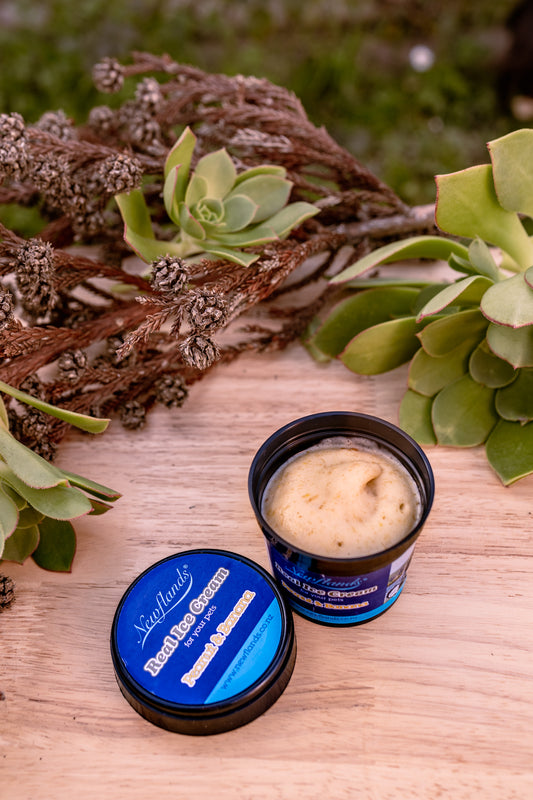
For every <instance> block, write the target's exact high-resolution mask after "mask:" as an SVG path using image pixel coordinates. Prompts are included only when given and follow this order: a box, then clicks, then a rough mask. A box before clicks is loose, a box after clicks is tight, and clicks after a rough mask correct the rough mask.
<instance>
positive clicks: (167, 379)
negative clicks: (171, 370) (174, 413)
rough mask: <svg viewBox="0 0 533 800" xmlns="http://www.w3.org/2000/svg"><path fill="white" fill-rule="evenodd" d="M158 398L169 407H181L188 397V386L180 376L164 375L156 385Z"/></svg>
mask: <svg viewBox="0 0 533 800" xmlns="http://www.w3.org/2000/svg"><path fill="white" fill-rule="evenodd" d="M155 391H156V399H157V400H158V401H159V402H160V403H162V404H163V405H165V406H167V408H179V407H181V406H182V405H183V404H184V402H185V400H186V399H187V394H188V390H187V386H186V385H185V383H184V382H183V380H182V379H181V378H180V377H179V376H178V377H176V378H174V377H172V375H164V376H163V377H162V378H160V380H158V381H157V383H156V385H155Z"/></svg>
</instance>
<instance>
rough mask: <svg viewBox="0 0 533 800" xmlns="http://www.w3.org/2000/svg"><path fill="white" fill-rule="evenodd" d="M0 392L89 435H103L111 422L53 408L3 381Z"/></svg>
mask: <svg viewBox="0 0 533 800" xmlns="http://www.w3.org/2000/svg"><path fill="white" fill-rule="evenodd" d="M0 392H4V393H5V394H8V395H10V396H11V397H14V398H15V400H19V401H20V402H21V403H26V404H27V405H29V406H33V407H34V408H38V409H39V411H44V412H45V414H50V416H52V417H56V419H61V420H63V422H68V423H69V425H74V426H75V427H76V428H81V430H83V431H87V432H88V433H102V432H103V431H105V429H106V428H107V426H108V425H109V422H110V420H109V419H103V418H99V417H88V416H87V415H85V414H78V413H77V412H75V411H69V410H68V409H66V408H59V407H58V406H52V405H50V404H49V403H45V402H44V400H39V399H38V398H37V397H32V396H31V395H30V394H26V392H21V391H20V390H19V389H14V388H13V386H9V384H7V383H4V382H3V381H0Z"/></svg>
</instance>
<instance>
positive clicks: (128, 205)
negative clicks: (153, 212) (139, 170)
mask: <svg viewBox="0 0 533 800" xmlns="http://www.w3.org/2000/svg"><path fill="white" fill-rule="evenodd" d="M115 200H116V203H117V205H118V207H119V210H120V213H121V215H122V219H123V220H124V224H125V226H126V227H127V229H128V230H129V231H132V232H134V233H135V234H136V235H138V236H143V237H144V238H145V239H153V238H154V231H153V228H152V221H151V219H150V213H149V211H148V206H147V205H146V200H145V199H144V195H143V193H142V192H141V190H140V189H133V191H131V192H127V193H124V194H117V195H116V197H115Z"/></svg>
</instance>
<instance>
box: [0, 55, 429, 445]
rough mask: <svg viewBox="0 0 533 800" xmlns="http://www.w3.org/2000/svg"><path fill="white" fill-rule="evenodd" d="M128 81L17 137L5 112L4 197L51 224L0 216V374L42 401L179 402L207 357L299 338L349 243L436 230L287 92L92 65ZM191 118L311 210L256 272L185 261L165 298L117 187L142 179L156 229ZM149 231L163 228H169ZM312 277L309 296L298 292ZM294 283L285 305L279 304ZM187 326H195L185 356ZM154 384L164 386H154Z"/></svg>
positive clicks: (245, 82) (89, 408)
mask: <svg viewBox="0 0 533 800" xmlns="http://www.w3.org/2000/svg"><path fill="white" fill-rule="evenodd" d="M154 74H157V75H158V80H157V82H156V81H155V79H154V78H153V75H154ZM132 76H139V82H138V83H137V88H136V90H135V96H134V98H133V99H130V100H128V101H126V102H125V103H123V104H122V106H121V107H119V108H118V109H115V110H112V109H111V108H108V107H107V106H105V105H102V106H98V107H97V108H95V109H92V111H91V113H90V114H89V116H88V120H87V123H86V124H84V125H82V126H78V127H76V126H74V125H73V124H71V123H70V122H69V121H68V120H66V119H65V117H64V115H61V112H57V113H56V114H55V116H54V114H53V113H50V114H48V115H45V116H44V117H43V119H42V120H41V121H40V123H37V124H36V125H33V126H27V127H24V131H23V132H21V126H20V124H19V123H20V119H19V120H18V121H17V120H15V123H16V124H15V125H14V127H13V125H11V123H12V120H11V119H9V118H8V117H9V115H3V126H4V127H3V136H4V139H1V138H0V178H1V177H2V172H3V183H1V184H0V204H5V203H15V204H19V205H20V206H25V207H32V206H35V207H38V208H39V210H40V213H41V216H42V217H43V218H44V219H45V221H46V224H45V225H44V227H43V229H42V230H41V231H40V233H39V235H38V237H36V238H35V239H33V240H32V241H31V242H27V241H24V239H23V238H21V237H20V236H18V235H17V234H16V233H14V232H13V231H11V230H9V229H8V228H6V227H4V226H0V282H1V291H0V294H2V297H3V298H4V300H5V302H4V305H3V306H2V303H1V299H2V298H1V297H0V328H1V329H0V337H1V338H0V378H1V379H2V380H4V381H5V382H7V383H10V384H12V385H14V386H17V387H19V386H21V385H22V386H24V385H28V379H30V378H31V376H38V379H37V381H36V380H35V378H34V377H33V378H32V381H33V384H32V385H33V388H34V391H35V390H37V391H38V392H39V393H40V395H41V397H43V398H44V399H46V400H48V401H49V402H52V403H55V404H58V405H62V406H64V407H67V408H71V409H73V410H76V411H83V412H86V413H87V412H88V413H99V414H104V415H108V414H111V413H113V412H121V411H122V412H123V419H126V420H127V419H129V420H130V422H131V419H132V418H131V411H132V404H137V405H136V406H135V409H136V411H138V407H140V408H142V409H145V410H147V409H149V408H150V407H151V406H152V405H153V403H154V402H155V401H156V400H158V399H159V400H160V401H161V402H165V403H166V404H167V405H172V404H174V405H179V404H181V402H183V399H184V391H183V386H184V385H190V384H191V383H193V382H194V381H196V380H198V379H199V378H201V377H202V376H203V375H204V374H205V372H206V371H208V370H209V368H211V365H212V363H213V358H216V357H217V358H218V361H217V362H215V363H224V362H227V361H228V360H231V359H233V358H235V357H236V356H237V355H238V354H239V353H241V352H244V351H248V350H256V351H264V350H268V349H273V348H274V349H275V348H282V347H284V346H286V344H288V343H289V342H290V341H292V340H294V339H295V338H296V337H298V336H299V335H300V334H301V332H302V331H303V329H304V328H305V326H306V325H307V324H308V322H309V320H310V319H311V317H312V316H313V314H314V313H315V312H316V310H317V308H319V307H320V306H321V305H322V304H323V303H324V302H326V301H327V300H328V299H329V297H330V292H329V290H328V289H327V283H326V281H325V280H324V273H325V271H326V270H327V269H328V268H331V264H332V262H333V259H334V258H335V256H336V255H338V254H339V251H341V249H342V248H343V247H344V246H345V245H348V244H349V245H352V246H353V247H355V248H356V250H357V251H358V253H361V252H362V250H364V248H365V247H366V243H367V241H368V237H373V238H374V239H378V240H385V239H386V238H387V236H390V235H393V234H394V235H397V234H398V232H399V231H401V230H402V229H404V230H405V231H406V232H407V231H412V230H417V229H420V230H424V229H427V228H428V227H430V226H431V220H430V219H429V218H428V217H427V216H422V217H420V215H417V214H415V213H414V212H413V211H412V210H410V209H408V208H406V207H405V205H404V204H403V203H402V202H401V201H400V200H399V199H398V198H397V197H396V196H395V194H394V193H393V192H392V191H391V190H390V189H389V188H388V187H387V186H385V185H384V184H383V183H382V182H381V181H379V180H378V178H376V176H374V175H373V174H372V173H371V172H370V171H369V170H368V169H366V168H365V167H364V166H363V165H362V164H360V163H359V162H358V161H357V159H356V158H354V157H353V156H352V155H351V154H350V153H348V152H346V151H345V150H344V149H343V148H341V147H340V146H339V145H338V144H337V143H336V142H335V141H334V140H333V139H332V138H331V137H330V136H329V135H328V133H327V131H326V130H324V129H323V128H320V129H318V128H316V127H315V126H314V125H313V124H312V123H311V122H310V121H309V120H308V118H307V115H306V113H305V110H304V109H303V107H302V105H301V103H300V102H299V100H298V99H297V98H296V97H295V96H294V95H293V94H291V93H290V92H288V91H286V90H285V89H283V88H280V87H278V86H274V85H273V84H271V83H269V82H268V81H266V80H262V79H257V78H253V77H242V76H236V77H227V76H224V75H212V74H207V73H205V72H202V71H201V70H200V69H197V68H194V67H190V66H187V65H181V64H178V63H176V62H174V61H173V60H172V59H170V58H169V57H167V56H163V57H156V56H153V55H150V54H146V53H135V54H134V55H133V60H132V63H131V64H128V65H120V64H117V62H114V61H112V60H110V59H107V60H104V62H103V63H101V64H100V65H97V67H96V68H95V72H94V77H95V82H96V83H97V85H98V86H99V87H101V88H102V89H104V90H106V91H111V90H113V91H114V90H117V89H120V88H121V86H122V83H123V81H124V80H128V79H131V77H132ZM143 76H148V77H143ZM14 111H15V112H16V110H14ZM15 116H17V115H16V114H15ZM10 125H11V127H10ZM186 125H189V126H191V127H192V128H193V129H194V131H195V134H196V136H197V138H198V146H197V151H198V152H196V153H195V157H196V158H198V157H199V156H201V155H203V154H205V153H207V152H209V151H211V150H214V149H218V148H221V147H225V148H226V149H227V150H228V152H229V153H230V154H231V156H232V158H233V159H234V161H235V163H236V165H237V168H238V169H244V168H245V167H249V166H253V165H257V164H262V163H272V164H280V165H282V166H284V167H285V168H286V169H287V171H288V177H289V178H290V180H291V181H293V184H294V188H293V193H292V197H291V199H292V200H298V199H301V200H307V201H308V202H314V203H315V204H317V205H318V206H319V207H320V209H321V211H320V213H319V214H318V215H317V216H316V217H314V218H313V219H312V220H310V221H307V222H306V223H305V224H304V225H303V226H302V227H301V228H300V229H299V230H297V231H295V232H293V234H292V235H291V236H290V237H289V238H288V239H287V240H285V241H279V242H276V243H274V244H269V245H268V246H267V247H265V248H264V249H263V251H262V252H261V257H260V258H259V260H258V261H257V262H256V263H254V264H253V265H252V266H251V267H241V266H238V265H236V264H233V263H230V262H227V261H217V262H212V261H203V262H201V263H196V264H192V265H189V266H188V270H189V283H188V288H187V290H185V291H183V292H181V293H179V294H175V295H171V294H169V293H167V292H164V291H160V290H158V289H157V288H156V287H155V286H153V285H152V284H151V283H150V282H149V281H148V280H147V279H146V278H144V277H142V274H140V273H139V270H135V269H133V268H132V253H131V251H130V250H129V248H128V247H127V246H126V245H125V243H124V241H123V226H122V222H121V219H120V216H119V214H118V212H117V210H116V207H115V206H114V203H113V200H112V198H113V195H114V194H116V193H117V192H119V191H129V190H130V189H131V188H133V187H134V186H138V185H140V182H141V178H142V177H143V176H144V182H143V186H144V191H145V194H146V196H147V198H149V200H150V205H151V208H152V213H153V218H154V223H155V225H156V226H157V225H158V224H160V225H161V224H162V223H163V222H164V217H165V215H164V207H163V203H162V199H161V197H160V194H161V189H162V171H163V165H164V162H165V158H166V154H167V152H168V150H169V148H170V147H171V146H172V145H173V143H174V142H175V141H176V139H177V136H178V135H179V133H180V132H181V130H182V129H183V128H184V127H185V126H186ZM2 142H3V144H4V146H2ZM158 233H159V234H160V238H164V236H165V233H164V228H163V227H161V229H160V231H159V232H158ZM374 244H375V242H374ZM319 254H324V257H323V259H322V260H321V261H320V262H319V263H318V264H317V266H315V268H314V269H312V270H311V272H309V273H308V274H306V275H304V276H303V277H301V278H300V279H299V280H296V281H294V282H293V285H292V287H291V288H290V290H289V289H288V288H286V287H285V285H284V282H285V281H286V279H287V278H288V276H289V275H290V274H291V273H292V272H294V270H295V269H296V268H298V267H299V266H300V265H302V264H304V262H307V261H308V259H309V258H310V257H311V256H317V255H319ZM343 265H344V264H343ZM117 287H120V290H117ZM310 287H311V288H314V289H316V291H313V293H312V296H311V298H309V296H308V295H306V296H305V299H304V297H303V290H304V289H305V290H308V289H309V288H310ZM191 292H192V293H194V292H196V293H197V294H198V292H200V293H203V294H202V297H203V303H204V306H203V308H205V304H206V303H207V304H208V305H209V302H210V300H209V297H211V296H217V297H218V298H220V303H222V304H224V314H223V315H222V316H220V315H219V316H220V319H223V324H222V325H220V326H219V327H218V329H217V330H216V342H215V341H214V340H213V339H212V334H211V332H209V333H207V332H205V331H201V330H200V331H199V332H198V331H195V329H194V325H192V324H191V321H190V318H189V319H188V318H187V309H188V308H190V304H191ZM289 292H290V293H291V294H290V297H291V302H290V304H289V305H290V307H288V306H287V302H285V303H284V304H283V303H281V299H282V295H286V296H289ZM9 296H11V298H12V305H13V308H14V312H13V313H10V306H11V299H10V297H9ZM206 297H207V300H206ZM2 308H4V317H3V318H2V316H1V315H2ZM191 333H192V334H195V333H196V334H198V333H199V334H201V335H200V336H199V338H198V337H197V341H196V345H197V348H200V349H199V350H198V349H197V350H196V351H194V352H193V354H192V357H191V353H190V344H191ZM206 340H207V342H208V346H207V349H206V347H205V346H204V345H205V341H206ZM187 342H188V343H189V344H188V345H187V346H186V344H185V343H187ZM202 342H203V344H202ZM193 344H194V343H193ZM211 345H212V349H209V348H210V347H211ZM187 347H188V348H189V349H187ZM202 348H203V349H202ZM80 350H81V351H84V355H83V357H82V356H81V355H80V353H79V351H80ZM73 352H74V355H72V353H73ZM184 354H185V355H184ZM61 359H63V360H61ZM65 364H67V365H68V370H66V369H65V368H64V365H65ZM62 365H63V366H62ZM158 386H159V387H161V386H163V388H164V389H165V392H164V393H163V394H162V395H161V396H159V397H158V391H159V390H158ZM172 386H176V387H178V389H177V392H176V395H175V396H176V400H175V402H173V401H172V399H169V398H172V396H173V395H172V391H171V390H172ZM124 409H126V412H124ZM127 412H130V417H128V416H127ZM124 415H125V416H124ZM141 416H142V414H141ZM137 418H138V415H137V416H135V419H137ZM16 423H17V424H18V427H19V428H21V427H23V426H22V425H21V424H20V419H17V420H16ZM125 424H126V423H125ZM133 424H134V423H133V422H131V425H130V427H131V426H133ZM48 432H49V438H50V440H51V441H52V442H55V443H57V442H59V441H60V439H61V437H62V435H63V434H64V426H63V425H62V424H61V423H58V422H57V421H52V422H50V423H49V431H48ZM26 438H28V437H26ZM29 438H30V439H31V436H30V437H29Z"/></svg>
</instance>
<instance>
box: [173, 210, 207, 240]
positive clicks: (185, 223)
mask: <svg viewBox="0 0 533 800" xmlns="http://www.w3.org/2000/svg"><path fill="white" fill-rule="evenodd" d="M179 221H180V225H181V227H182V228H183V230H184V231H185V233H186V234H187V235H188V236H192V238H193V239H197V240H199V241H200V242H202V240H203V239H205V238H206V234H205V230H204V228H203V227H202V225H201V224H200V223H199V222H198V220H197V219H195V218H194V217H193V215H192V214H191V212H190V210H189V207H188V206H187V205H185V203H180V204H179Z"/></svg>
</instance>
